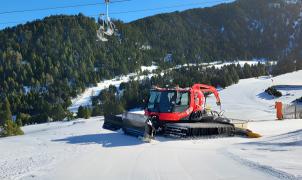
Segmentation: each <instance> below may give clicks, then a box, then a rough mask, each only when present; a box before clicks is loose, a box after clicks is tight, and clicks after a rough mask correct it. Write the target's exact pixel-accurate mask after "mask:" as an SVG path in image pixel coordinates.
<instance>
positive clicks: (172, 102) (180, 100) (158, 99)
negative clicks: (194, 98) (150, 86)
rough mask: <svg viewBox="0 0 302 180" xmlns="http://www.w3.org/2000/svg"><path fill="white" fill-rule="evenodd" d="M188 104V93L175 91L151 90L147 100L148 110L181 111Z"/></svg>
mask: <svg viewBox="0 0 302 180" xmlns="http://www.w3.org/2000/svg"><path fill="white" fill-rule="evenodd" d="M188 106H189V93H188V92H177V91H172V90H171V91H151V92H150V98H149V102H148V111H150V112H183V111H185V110H186V109H187V108H188Z"/></svg>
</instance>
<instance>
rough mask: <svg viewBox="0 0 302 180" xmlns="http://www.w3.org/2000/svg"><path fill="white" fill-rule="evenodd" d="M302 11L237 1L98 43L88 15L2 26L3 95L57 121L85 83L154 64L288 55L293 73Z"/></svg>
mask: <svg viewBox="0 0 302 180" xmlns="http://www.w3.org/2000/svg"><path fill="white" fill-rule="evenodd" d="M289 2H291V3H289ZM300 9H301V1H297V2H292V1H285V0H267V1H263V0H238V1H236V2H234V3H229V4H223V5H218V6H215V7H211V8H205V9H192V10H187V11H184V12H174V13H168V14H160V15H156V16H153V17H148V18H144V19H141V20H137V21H135V22H131V23H128V24H124V23H122V22H116V25H117V27H118V29H119V31H118V33H117V34H116V35H115V36H114V37H112V38H110V40H109V41H108V42H107V43H101V42H96V32H95V31H96V29H97V24H96V23H95V22H94V20H93V19H92V18H87V17H84V16H83V15H82V14H79V15H77V16H64V15H61V16H51V17H48V18H45V19H43V20H37V21H34V22H30V23H27V24H25V25H19V26H16V27H13V28H8V29H5V30H2V31H0V42H1V43H0V74H1V75H2V76H0V97H1V98H5V97H8V99H9V101H10V103H11V107H12V112H13V114H18V113H21V112H22V113H26V114H30V115H33V116H38V117H36V118H37V119H39V120H42V121H46V120H45V119H48V118H47V117H51V118H52V119H54V120H58V119H62V118H63V117H65V116H66V114H64V110H66V108H67V107H68V106H69V105H70V104H71V101H70V99H71V97H75V96H76V95H77V94H79V93H80V92H82V91H83V90H84V89H85V87H87V86H91V85H92V84H96V83H97V82H99V81H100V80H104V79H109V78H112V77H114V76H116V75H121V74H128V73H129V72H134V71H138V70H139V69H140V66H141V65H143V64H144V65H151V63H152V62H156V63H158V65H159V66H162V65H167V64H169V65H171V64H172V65H173V64H174V65H175V64H183V63H186V62H204V61H214V60H229V59H232V60H233V59H244V58H248V59H249V58H253V57H263V58H267V59H277V60H278V59H284V58H285V57H289V60H290V61H286V63H285V65H282V66H280V67H282V68H283V69H289V70H295V69H297V68H301V67H302V61H301V58H300V57H301V56H302V53H301V51H300V48H301V47H302V41H301V36H300V34H301V13H300ZM165 57H166V58H165ZM288 64H290V65H291V66H289V65H288ZM298 64H300V67H298ZM288 66H289V67H288ZM289 70H283V71H280V72H284V71H289ZM57 112H61V114H60V115H56V114H57ZM37 119H34V120H33V122H40V121H39V120H37Z"/></svg>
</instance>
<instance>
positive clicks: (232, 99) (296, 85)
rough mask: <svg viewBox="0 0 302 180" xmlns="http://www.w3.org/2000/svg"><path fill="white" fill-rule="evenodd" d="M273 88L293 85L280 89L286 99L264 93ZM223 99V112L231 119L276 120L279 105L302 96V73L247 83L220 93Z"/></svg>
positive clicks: (249, 80) (241, 81) (264, 78)
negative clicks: (276, 105)
mask: <svg viewBox="0 0 302 180" xmlns="http://www.w3.org/2000/svg"><path fill="white" fill-rule="evenodd" d="M272 80H273V81H272ZM273 85H274V86H278V85H289V86H287V87H283V88H282V87H281V88H277V89H279V90H280V91H281V92H282V94H284V95H285V96H282V97H280V98H274V97H273V96H270V95H267V94H266V93H265V92H264V91H265V89H267V88H268V87H270V86H273ZM286 94H287V95H286ZM220 96H221V99H222V108H223V110H225V115H226V116H227V117H230V118H235V119H246V120H251V121H252V120H258V121H259V120H274V119H275V102H276V101H281V102H283V103H291V102H292V101H294V100H295V99H297V98H300V97H301V96H302V71H297V72H293V73H288V74H286V75H281V76H277V77H274V78H271V77H259V78H250V79H243V80H240V81H239V83H238V84H234V85H232V86H229V87H227V88H226V89H224V90H222V91H220ZM213 101H214V99H210V101H209V102H213ZM213 108H215V107H213ZM238 109H240V113H238Z"/></svg>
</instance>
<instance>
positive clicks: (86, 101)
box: [68, 64, 158, 113]
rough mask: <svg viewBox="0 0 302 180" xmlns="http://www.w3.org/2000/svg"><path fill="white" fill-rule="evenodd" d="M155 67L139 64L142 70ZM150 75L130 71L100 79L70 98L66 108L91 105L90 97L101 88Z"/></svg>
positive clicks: (150, 75)
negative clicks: (70, 103)
mask: <svg viewBox="0 0 302 180" xmlns="http://www.w3.org/2000/svg"><path fill="white" fill-rule="evenodd" d="M157 68H158V66H156V65H154V64H153V65H151V66H141V70H142V71H145V70H147V71H150V72H153V71H154V70H156V69H157ZM152 76H153V74H149V75H147V76H145V75H141V76H138V74H137V73H130V74H128V75H125V76H119V77H115V78H113V79H110V80H104V81H101V82H99V83H98V84H97V85H96V86H94V87H90V88H87V89H86V90H85V91H84V92H83V93H82V94H80V95H79V96H77V97H76V98H74V99H72V100H71V102H72V105H71V106H70V107H68V110H69V111H71V112H74V113H75V112H77V111H78V108H79V107H80V106H91V105H92V102H91V98H92V97H93V96H97V95H99V94H100V92H101V91H102V90H104V89H107V88H109V86H110V85H113V86H116V87H117V88H118V87H119V86H120V84H121V83H123V82H129V81H130V79H132V78H133V79H144V78H146V77H149V78H150V77H152Z"/></svg>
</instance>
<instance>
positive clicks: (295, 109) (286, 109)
mask: <svg viewBox="0 0 302 180" xmlns="http://www.w3.org/2000/svg"><path fill="white" fill-rule="evenodd" d="M282 111H283V118H284V119H302V105H301V104H292V105H291V104H284V105H283V109H282Z"/></svg>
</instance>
